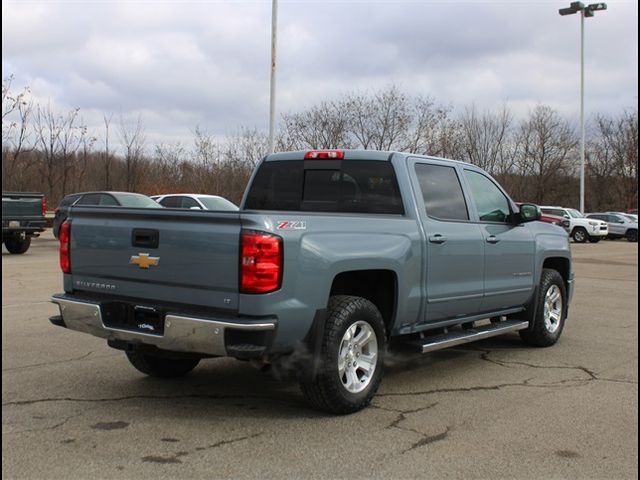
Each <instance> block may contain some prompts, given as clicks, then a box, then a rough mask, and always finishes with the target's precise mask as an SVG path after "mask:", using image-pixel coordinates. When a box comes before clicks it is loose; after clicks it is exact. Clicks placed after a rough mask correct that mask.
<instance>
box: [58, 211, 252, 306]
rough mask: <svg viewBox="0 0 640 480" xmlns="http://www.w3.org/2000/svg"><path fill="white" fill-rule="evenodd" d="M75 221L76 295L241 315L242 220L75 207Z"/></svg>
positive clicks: (214, 215)
mask: <svg viewBox="0 0 640 480" xmlns="http://www.w3.org/2000/svg"><path fill="white" fill-rule="evenodd" d="M70 218H71V279H70V280H69V279H68V278H67V279H66V281H67V282H68V281H71V287H72V288H73V290H82V291H88V292H100V294H101V295H102V294H112V295H117V296H125V297H130V298H134V299H135V298H144V299H145V301H147V302H149V301H152V300H157V301H159V302H169V303H182V304H189V305H194V306H202V307H209V308H220V309H225V310H237V309H238V268H239V238H240V215H239V214H238V213H236V212H228V213H222V212H209V211H195V210H174V209H133V208H108V207H102V208H101V207H73V208H72V210H71V215H70ZM66 286H67V285H65V287H66ZM65 289H66V288H65Z"/></svg>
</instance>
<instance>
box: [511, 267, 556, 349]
mask: <svg viewBox="0 0 640 480" xmlns="http://www.w3.org/2000/svg"><path fill="white" fill-rule="evenodd" d="M533 301H534V302H536V303H535V304H534V305H531V307H534V306H535V307H536V308H535V315H531V317H530V318H529V328H526V329H524V330H520V332H519V333H520V338H522V340H523V341H524V343H526V344H527V345H531V346H533V347H549V346H551V345H553V344H554V343H556V342H557V341H558V339H559V338H560V335H561V334H562V329H563V328H564V323H565V320H566V315H567V289H566V287H565V284H564V279H563V278H562V275H560V273H558V272H557V271H556V270H552V269H547V268H545V269H544V270H543V271H542V277H541V279H540V286H539V287H538V295H537V296H536V298H535V299H534V300H533Z"/></svg>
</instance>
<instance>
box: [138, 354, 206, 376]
mask: <svg viewBox="0 0 640 480" xmlns="http://www.w3.org/2000/svg"><path fill="white" fill-rule="evenodd" d="M126 354H127V358H128V359H129V362H131V365H133V366H134V367H135V368H136V369H137V370H139V371H140V372H142V373H144V374H146V375H149V376H151V377H158V378H176V377H182V376H184V375H186V374H187V373H189V372H190V371H191V370H193V369H194V368H196V366H197V365H198V363H200V359H199V358H170V357H159V356H156V355H150V354H148V353H143V352H137V351H133V352H126Z"/></svg>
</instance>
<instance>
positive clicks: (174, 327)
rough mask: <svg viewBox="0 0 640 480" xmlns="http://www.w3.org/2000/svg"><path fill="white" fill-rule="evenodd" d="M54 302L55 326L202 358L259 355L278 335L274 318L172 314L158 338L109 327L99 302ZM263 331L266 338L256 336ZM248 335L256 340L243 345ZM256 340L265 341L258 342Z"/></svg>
mask: <svg viewBox="0 0 640 480" xmlns="http://www.w3.org/2000/svg"><path fill="white" fill-rule="evenodd" d="M51 301H52V302H53V303H55V304H57V305H58V307H59V308H60V315H59V316H55V317H51V318H50V319H49V320H50V321H51V323H53V324H54V325H57V326H61V327H65V328H68V329H70V330H76V331H78V332H84V333H88V334H91V335H94V336H96V337H101V338H105V339H107V340H112V341H120V342H125V343H131V344H134V345H135V344H144V345H153V346H155V347H157V348H159V349H162V350H168V351H175V352H188V353H195V354H202V355H213V356H240V357H244V356H259V355H261V354H263V353H265V351H266V350H267V349H268V347H269V345H268V343H270V340H272V339H273V335H268V334H269V333H274V334H275V330H276V326H277V322H276V320H275V319H267V320H264V319H261V320H258V321H256V320H255V319H248V318H242V317H238V318H233V319H231V318H229V319H227V318H224V319H223V318H211V317H207V318H205V317H195V316H191V315H183V314H180V312H175V313H174V312H170V313H167V314H166V315H165V316H164V333H163V334H162V335H155V334H150V333H143V332H138V331H132V330H123V329H117V328H111V327H108V326H106V325H105V324H104V323H103V319H102V310H101V308H100V303H99V302H90V301H86V300H78V299H74V298H73V297H70V296H68V295H55V296H53V297H52V298H51ZM260 332H263V333H266V334H267V335H263V336H260V335H255V333H260ZM245 334H247V335H248V336H249V337H250V338H252V339H253V340H254V341H252V342H251V343H247V342H243V341H242V338H243V335H245ZM256 338H264V339H265V341H263V342H256V341H255V339H256ZM268 339H270V340H269V341H267V340H268ZM261 343H262V344H261Z"/></svg>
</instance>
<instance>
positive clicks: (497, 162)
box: [460, 105, 515, 175]
mask: <svg viewBox="0 0 640 480" xmlns="http://www.w3.org/2000/svg"><path fill="white" fill-rule="evenodd" d="M512 120H513V117H512V115H511V112H510V111H509V109H508V108H507V106H506V105H503V106H502V108H501V109H500V110H498V111H497V112H495V113H494V112H490V111H484V112H478V110H477V108H476V107H475V105H474V106H471V107H468V108H466V109H465V111H464V113H463V114H462V115H461V117H460V126H461V134H462V143H463V145H464V147H463V149H464V157H463V158H461V160H465V161H467V162H469V163H473V164H474V165H478V166H479V167H480V168H483V169H485V170H487V171H488V172H489V173H491V174H493V175H499V174H504V173H506V172H508V171H510V170H511V167H512V166H513V164H514V162H515V158H514V153H515V152H514V144H513V142H512V141H511V138H510V134H511V124H512Z"/></svg>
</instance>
